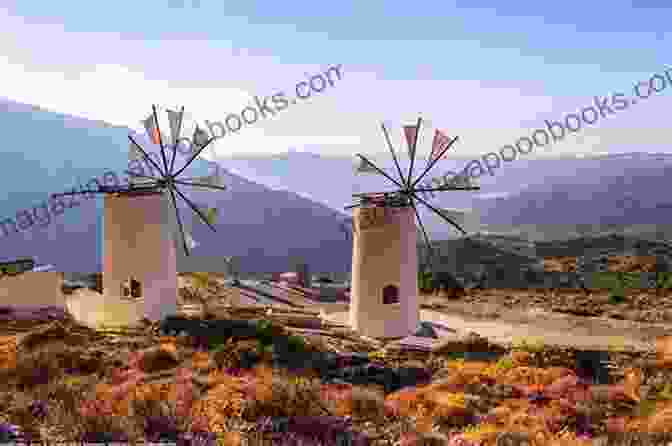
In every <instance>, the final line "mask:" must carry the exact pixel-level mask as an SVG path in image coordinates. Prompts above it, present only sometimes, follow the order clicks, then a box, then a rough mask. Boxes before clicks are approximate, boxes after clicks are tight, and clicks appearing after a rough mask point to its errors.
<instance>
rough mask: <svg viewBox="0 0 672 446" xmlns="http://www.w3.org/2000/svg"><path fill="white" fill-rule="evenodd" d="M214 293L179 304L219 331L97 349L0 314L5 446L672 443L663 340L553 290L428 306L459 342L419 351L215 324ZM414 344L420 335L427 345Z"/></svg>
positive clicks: (151, 332) (304, 322) (229, 311)
mask: <svg viewBox="0 0 672 446" xmlns="http://www.w3.org/2000/svg"><path fill="white" fill-rule="evenodd" d="M187 282H188V281H184V279H181V284H182V285H183V286H188V285H189V284H188V283H187ZM211 288H212V290H211V293H209V294H207V295H203V294H201V295H200V296H198V295H196V294H197V293H193V292H183V293H181V296H183V299H184V301H183V302H182V303H181V308H182V309H183V311H184V312H185V314H188V310H189V308H191V309H192V310H193V308H195V307H198V308H201V309H202V308H203V307H202V303H203V302H206V303H208V304H209V305H208V306H207V308H209V309H210V310H208V312H209V313H210V314H202V310H199V311H192V317H194V315H196V316H198V321H204V320H210V321H211V322H210V323H211V324H212V325H211V326H213V327H218V328H216V329H214V331H213V329H210V328H208V329H207V330H210V331H207V330H206V329H202V330H206V331H198V330H197V331H194V332H192V331H190V330H191V329H189V330H178V332H177V333H172V334H168V333H166V332H165V329H166V325H165V324H164V325H163V326H161V325H159V324H157V323H150V322H149V321H146V323H145V324H144V325H142V326H138V327H134V328H128V329H126V330H123V331H121V332H116V333H115V332H110V331H106V332H101V331H95V330H91V329H88V328H85V327H82V326H79V325H78V324H76V323H74V322H73V321H72V320H71V319H69V318H68V316H67V315H66V314H64V313H63V312H59V311H57V310H48V311H41V312H33V313H28V312H23V313H21V312H19V313H15V312H12V311H11V310H9V309H7V310H5V311H4V313H3V312H0V335H2V337H1V338H0V365H1V370H0V375H1V376H0V443H2V442H8V441H12V440H17V439H23V440H26V439H30V440H33V441H35V440H49V441H68V440H69V441H72V440H80V441H91V442H94V441H101V440H109V441H112V440H116V441H128V442H137V441H140V440H141V439H150V440H154V441H156V440H159V439H163V440H164V441H177V440H178V439H179V441H180V442H182V443H184V441H186V440H184V438H188V437H189V435H191V438H192V442H193V441H195V440H196V439H198V440H203V442H201V443H199V444H212V445H213V446H214V444H215V443H218V444H221V445H238V446H242V445H244V444H255V445H256V444H259V445H261V444H271V443H270V442H269V441H270V439H271V438H273V436H274V435H275V436H276V437H278V438H284V441H285V443H281V442H276V443H274V444H288V445H289V444H302V443H296V442H294V443H292V442H291V441H293V440H290V439H291V438H297V439H298V438H303V439H304V440H305V442H304V443H303V444H310V445H336V444H342V443H338V441H339V440H338V438H339V435H340V438H346V437H348V436H349V438H351V439H352V444H362V445H363V444H371V445H402V444H403V445H407V446H411V445H418V446H419V445H423V444H425V445H430V444H431V445H444V446H446V445H458V444H462V445H495V444H497V438H498V436H499V438H500V443H498V444H502V443H501V442H502V439H503V437H502V435H505V434H506V435H516V434H519V435H522V437H511V436H510V437H509V440H510V441H511V442H513V444H515V442H516V441H519V440H522V439H525V440H526V441H528V444H535V445H539V446H541V445H554V444H558V445H560V444H562V445H583V444H585V445H588V444H594V443H591V440H590V439H591V438H592V439H597V438H600V439H606V438H607V437H609V436H610V438H609V440H610V441H612V442H614V440H615V439H619V440H623V439H624V438H625V437H624V435H625V434H623V432H629V433H639V434H640V435H644V433H648V435H649V436H650V437H649V439H650V440H651V439H652V438H653V437H651V436H652V435H657V434H655V433H656V432H660V433H661V434H660V435H662V432H669V431H670V430H671V429H672V424H671V423H672V421H671V420H672V418H671V416H670V414H672V372H671V371H670V368H672V360H671V359H670V353H672V342H669V341H668V339H672V338H667V337H665V336H666V335H667V334H670V332H668V331H667V328H666V327H665V326H660V327H657V326H656V327H654V326H653V325H652V324H639V325H637V323H636V322H632V321H623V320H615V319H609V318H606V317H604V315H605V314H608V311H607V309H608V307H606V305H610V304H604V303H602V304H599V303H593V304H591V305H592V306H593V307H597V308H599V309H600V310H601V311H602V313H601V314H602V316H601V317H598V318H594V319H590V318H589V317H588V316H580V315H575V314H569V313H568V312H565V313H559V312H558V311H557V310H556V311H553V310H554V307H553V305H556V306H557V305H559V304H560V302H561V301H562V299H564V301H562V302H564V303H563V304H564V305H566V306H570V307H571V306H575V307H577V308H579V307H580V306H581V305H584V306H585V304H578V303H577V300H575V299H574V298H573V297H562V296H572V295H571V294H570V293H569V292H564V291H558V290H547V291H544V292H548V293H549V294H539V292H537V293H536V294H535V293H534V292H531V291H530V290H496V291H495V290H487V291H477V292H475V291H473V290H472V291H468V292H467V294H466V295H465V296H463V297H461V298H459V299H452V300H448V299H445V298H442V297H432V296H425V297H424V299H423V311H430V310H431V311H436V312H439V313H440V312H444V314H450V315H452V316H456V315H459V316H461V319H462V320H463V322H462V324H463V326H462V327H459V328H460V330H455V335H454V336H449V337H446V338H444V342H441V343H439V344H435V345H439V347H437V348H434V349H431V350H426V349H425V350H423V349H416V348H412V347H411V346H407V347H402V346H399V345H398V344H397V343H395V342H393V341H389V342H385V341H382V340H374V339H368V338H365V337H362V336H359V335H357V334H356V333H353V332H352V331H350V330H348V329H347V328H346V327H343V326H339V325H338V324H337V323H336V322H330V321H328V320H322V319H321V318H319V317H318V316H317V315H316V312H315V311H311V310H310V309H293V310H292V311H291V312H290V311H289V310H288V309H287V308H283V309H274V311H272V312H270V313H269V312H268V311H267V310H268V309H267V308H255V307H245V308H243V307H240V306H236V305H235V303H233V305H232V306H227V307H220V306H218V305H216V304H217V302H215V301H216V300H217V294H218V292H219V289H218V288H217V286H213V287H211ZM192 291H193V290H192ZM554 291H555V294H553V292H554ZM593 297H594V300H596V301H599V299H598V297H599V296H598V295H596V296H593ZM663 297H665V298H666V297H667V296H663ZM659 298H660V296H655V297H653V296H651V297H650V298H649V299H659ZM546 299H549V300H551V303H548V302H546ZM553 299H556V300H555V301H554V300H553ZM577 299H578V298H577ZM190 300H191V301H190ZM642 302H643V301H642ZM649 302H650V303H649V304H650V305H653V304H656V305H658V304H659V303H660V300H657V301H651V300H650V301H649ZM229 304H231V302H229ZM600 305H601V306H600ZM620 305H623V303H621V304H620ZM535 307H536V308H537V310H538V311H537V312H536V313H535V312H534V311H532V312H530V311H529V310H530V309H534V308H535ZM556 308H557V307H556ZM542 309H543V311H545V313H544V312H540V311H542ZM642 310H644V308H642ZM199 313H200V314H199ZM570 313H571V312H570ZM208 317H209V319H208ZM562 318H564V319H562ZM234 320H235V321H242V322H239V323H235V324H234V323H232V322H230V321H234ZM198 321H196V320H194V321H192V322H190V323H192V325H193V324H196V325H194V326H195V327H199V326H201V325H202V324H203V322H198ZM212 321H221V322H216V323H215V322H212ZM245 321H248V322H245ZM260 321H267V322H260ZM479 321H480V322H482V321H490V322H501V324H509V325H513V326H515V325H516V324H524V323H530V324H535V326H540V327H542V328H543V327H546V328H547V329H548V330H549V331H551V330H557V329H559V328H560V329H564V330H565V331H566V332H567V333H570V334H571V332H572V331H574V332H575V333H574V334H575V335H577V332H578V330H579V329H580V327H581V326H584V327H585V326H586V325H587V326H592V327H593V328H594V330H596V331H595V333H597V331H599V330H603V331H604V333H608V332H609V331H610V330H616V331H617V332H618V333H620V334H621V335H622V336H624V337H632V338H633V339H634V338H637V339H641V340H649V341H651V345H652V348H651V349H650V350H647V349H619V348H618V346H614V349H613V350H612V351H611V352H606V351H605V352H603V353H604V354H606V356H604V355H603V356H604V362H603V363H602V365H600V364H599V363H598V362H599V361H598V360H597V357H598V354H597V353H591V354H588V356H587V357H586V353H582V352H581V351H580V350H581V349H578V348H576V346H572V345H554V344H552V343H545V344H544V343H537V342H536V340H535V339H533V338H532V337H530V339H527V340H526V339H523V340H522V341H521V342H518V343H514V344H511V345H509V344H506V343H497V342H494V341H492V340H490V339H488V338H487V337H483V336H479V335H478V334H476V333H474V332H470V330H469V328H470V324H473V326H474V327H476V323H477V322H479ZM561 323H562V324H570V326H572V327H575V329H574V330H571V329H566V328H563V327H566V326H567V325H559V324H561ZM217 324H219V325H217ZM544 324H546V325H544ZM572 324H573V325H572ZM618 324H621V325H618ZM234 326H235V327H237V328H235V329H234V328H232V327H234ZM502 326H503V325H502ZM671 326H672V325H671ZM421 328H422V330H421V331H419V332H418V335H419V336H431V335H432V333H431V330H430V329H429V328H427V326H423V327H421ZM450 328H451V327H448V329H450ZM455 328H457V327H455ZM162 329H164V332H162ZM647 330H648V331H647ZM449 331H450V330H449ZM591 333H592V332H591ZM568 338H569V336H568ZM570 340H571V338H570ZM656 340H657V342H655V341H656ZM445 341H448V342H445ZM569 344H571V342H570V343H569ZM484 352H489V354H487V355H484ZM586 358H588V359H586ZM283 430H284V431H283ZM273 431H275V433H273ZM340 441H343V440H340ZM609 444H611V443H609ZM616 444H619V443H618V442H616ZM654 444H655V443H654ZM661 444H663V443H661Z"/></svg>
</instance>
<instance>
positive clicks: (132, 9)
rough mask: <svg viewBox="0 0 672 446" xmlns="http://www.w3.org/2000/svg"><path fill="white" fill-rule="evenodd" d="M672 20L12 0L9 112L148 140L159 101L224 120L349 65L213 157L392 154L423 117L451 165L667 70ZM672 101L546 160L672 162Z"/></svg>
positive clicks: (594, 131)
mask: <svg viewBox="0 0 672 446" xmlns="http://www.w3.org/2000/svg"><path fill="white" fill-rule="evenodd" d="M635 3H636V5H635ZM671 9H672V7H671V6H667V7H666V6H665V3H663V1H649V0H645V1H637V2H634V1H619V0H612V1H610V2H609V3H608V6H607V5H606V3H605V2H587V1H580V2H579V1H576V0H567V1H564V2H547V1H544V2H537V1H515V0H509V1H501V0H492V1H485V0H468V1H466V0H465V1H458V0H442V1H423V0H416V1H414V2H394V1H387V2H382V1H378V0H366V1H347V0H341V1H338V2H320V3H316V2H307V1H284V2H271V1H266V2H261V1H254V0H247V1H244V2H241V1H236V2H230V1H227V0H218V1H215V0H212V1H211V0H144V1H142V2H138V1H133V2H131V1H125V0H117V1H114V2H93V3H85V2H81V1H73V0H69V1H66V0H62V1H58V2H46V1H43V0H40V1H34V0H21V1H20V2H19V1H11V0H4V1H3V2H2V6H0V27H2V29H3V33H2V37H1V38H0V70H1V72H2V83H0V97H5V98H7V99H10V100H15V101H19V102H24V103H29V104H34V105H39V106H41V107H43V108H46V109H48V110H53V111H57V112H61V113H66V114H71V115H74V116H81V117H86V118H91V119H96V120H103V121H106V122H108V123H110V124H114V125H123V126H129V127H132V128H136V129H137V128H138V127H139V120H140V119H142V118H144V117H145V116H146V115H147V113H148V111H149V110H150V106H151V104H153V103H156V104H160V105H164V106H181V105H183V106H184V107H185V109H186V110H187V111H188V112H190V113H191V115H192V116H193V117H194V119H195V120H197V121H202V120H205V119H207V120H210V121H221V120H224V118H225V117H226V116H227V115H228V114H229V113H240V111H241V110H242V109H243V108H244V107H246V106H248V105H251V104H254V97H255V95H257V96H261V97H263V96H271V95H273V94H275V93H278V92H286V94H287V95H288V96H291V95H293V93H294V86H295V85H296V84H297V83H298V82H300V81H303V80H307V79H308V78H309V77H310V76H313V75H315V74H317V73H324V72H325V71H326V70H328V69H329V68H330V67H333V66H337V65H340V66H341V73H342V77H341V79H340V80H338V81H336V82H334V85H333V86H331V87H329V88H326V89H325V90H324V91H323V92H322V93H319V94H313V96H312V97H311V98H310V99H308V100H306V101H300V102H297V104H295V105H294V104H293V105H291V106H290V107H288V108H287V109H286V110H283V111H281V112H278V113H277V114H276V115H275V116H273V117H269V118H267V119H263V120H259V121H258V122H256V123H255V124H253V125H250V126H246V127H243V128H242V129H241V130H240V131H239V132H238V133H237V134H235V135H227V136H226V137H225V138H221V139H220V140H218V141H217V142H216V143H215V146H214V147H213V149H214V153H215V154H216V156H220V157H226V156H241V155H242V156H246V155H251V154H264V153H279V152H285V151H287V150H289V149H292V150H298V151H310V152H315V153H320V154H323V155H335V156H338V155H347V156H350V155H352V154H354V153H356V152H360V153H378V152H381V151H385V150H387V149H386V145H385V141H384V138H383V135H382V132H381V129H380V123H381V122H383V121H384V122H387V123H388V124H389V125H391V126H392V127H391V129H390V130H391V132H393V135H394V138H393V140H394V142H395V144H397V147H399V144H401V143H402V139H401V130H400V126H401V125H403V124H411V123H414V122H415V120H416V119H417V117H418V116H419V115H420V116H422V117H423V118H424V119H429V120H430V121H431V125H432V126H434V127H436V128H441V129H442V130H444V131H445V132H446V133H447V134H449V135H451V136H459V137H460V140H459V143H458V144H457V145H456V146H455V148H454V149H452V152H453V154H454V155H455V156H457V157H474V156H480V155H482V154H485V153H487V152H490V151H497V150H498V149H499V148H501V147H502V146H504V145H506V144H509V143H511V142H515V140H516V139H518V138H519V137H521V136H528V135H530V134H531V133H532V131H533V130H534V129H536V128H540V127H543V125H544V119H550V120H557V119H562V117H563V116H564V115H565V114H567V113H571V112H574V111H576V110H580V109H581V108H583V107H586V106H588V105H592V104H593V97H594V96H596V95H598V96H608V95H610V94H611V93H614V92H624V93H626V94H628V95H629V94H630V92H631V91H632V86H633V84H634V83H636V82H637V81H640V80H644V81H646V80H648V79H649V78H650V76H651V75H652V74H654V73H662V72H663V70H664V69H666V68H667V69H669V68H670V66H669V65H666V63H669V62H670V61H669V60H666V59H665V54H666V52H665V49H667V48H669V47H670V44H671V43H672V33H671V32H669V31H667V30H668V28H669V19H670V13H671V12H672V11H671ZM668 52H669V51H668ZM671 83H672V82H671ZM670 96H672V85H668V87H667V89H666V90H664V91H662V92H661V93H659V94H657V95H655V96H652V97H651V98H649V99H648V100H646V101H641V102H639V103H638V104H637V105H636V106H632V107H630V108H628V109H626V110H623V111H620V112H618V113H616V114H614V115H612V116H609V117H607V118H604V119H600V120H598V122H597V123H596V124H595V125H593V126H592V127H589V128H587V129H585V130H582V131H581V132H577V134H576V135H575V136H572V137H568V138H566V139H565V140H564V141H562V142H561V143H557V144H554V145H551V146H549V147H547V148H546V149H543V151H540V152H539V153H535V155H538V156H543V155H553V156H556V155H557V156H559V155H563V154H568V153H577V152H578V153H586V152H588V153H590V152H602V153H604V152H607V153H610V152H623V151H628V152H629V151H635V152H636V151H649V152H669V151H670V150H669V147H670V146H669V144H668V143H667V137H668V135H667V133H666V132H665V131H664V130H665V129H666V127H669V124H668V122H667V119H666V117H667V113H665V112H666V111H667V110H668V109H669V106H670V105H671V101H670ZM395 132H396V133H395ZM428 144H429V143H427V145H428ZM427 145H426V146H424V147H423V148H421V149H420V151H423V150H424V149H428V147H427ZM1 150H2V149H0V151H1ZM542 152H543V153H542ZM206 158H207V157H206Z"/></svg>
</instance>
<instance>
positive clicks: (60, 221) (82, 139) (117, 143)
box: [0, 103, 352, 272]
mask: <svg viewBox="0 0 672 446" xmlns="http://www.w3.org/2000/svg"><path fill="white" fill-rule="evenodd" d="M3 107H4V108H3V109H2V110H3V111H0V125H1V126H2V127H0V129H1V130H4V133H5V134H11V136H10V138H14V139H10V144H9V147H11V150H9V152H10V156H5V155H6V153H3V161H4V162H3V164H2V172H3V174H2V175H0V186H1V187H0V190H2V193H1V194H2V197H1V198H2V200H1V201H0V203H1V205H0V211H1V213H0V219H6V218H15V215H16V212H19V211H21V210H23V209H30V208H31V207H32V206H37V207H38V209H39V206H40V204H41V203H42V204H44V202H45V200H47V199H48V197H49V195H50V194H52V193H57V192H62V191H65V190H68V189H71V188H72V187H73V186H75V185H77V184H78V179H79V180H81V182H82V183H84V182H86V181H88V180H89V179H91V178H93V177H100V176H101V175H102V174H103V173H104V172H105V171H109V170H112V171H114V172H117V173H119V175H120V179H122V180H123V178H124V176H123V175H122V172H123V171H124V170H125V169H126V168H127V156H128V155H127V154H128V139H127V135H128V129H120V128H111V127H106V126H103V125H101V124H100V123H94V122H91V121H87V120H84V119H79V118H73V117H65V116H63V115H57V114H55V113H50V112H45V111H40V110H35V109H34V108H33V107H30V106H25V105H20V104H13V103H7V104H4V106H3ZM18 135H20V136H21V137H19V136H18ZM31 135H35V138H34V139H28V136H31ZM45 147H51V148H53V149H52V150H51V151H49V152H47V153H43V152H44V150H45V149H44V148H45ZM182 161H183V160H182ZM180 163H181V162H180V160H178V161H177V162H176V164H177V165H180ZM222 167H223V168H226V166H222ZM210 170H211V169H209V166H208V165H207V163H206V162H205V161H203V160H199V161H197V162H196V163H195V165H194V167H192V168H190V169H189V170H188V171H185V173H186V174H187V175H188V176H194V175H205V174H207V173H208V172H209V171H210ZM222 172H223V176H224V184H226V185H227V186H228V187H229V188H230V190H228V191H225V192H215V193H211V192H198V191H185V192H187V195H188V196H189V197H190V198H191V199H192V200H193V201H195V202H197V203H199V204H207V205H209V206H211V207H213V206H214V207H218V208H219V215H220V217H219V220H218V222H217V224H216V229H217V232H216V233H213V232H212V231H211V230H210V229H208V228H207V227H205V226H204V225H202V224H201V223H196V224H194V225H193V236H194V238H195V239H196V240H197V241H198V242H199V243H200V245H199V246H198V247H197V248H196V249H195V250H194V251H193V253H192V256H190V257H189V258H184V257H183V256H180V258H179V260H178V270H180V271H193V270H215V271H216V270H220V271H221V270H223V269H224V263H223V261H222V260H223V259H222V258H223V257H224V256H232V255H233V256H239V257H240V269H241V271H243V272H272V271H285V270H287V268H288V266H289V261H290V259H289V258H288V256H303V257H305V259H306V261H307V262H308V263H309V264H310V265H311V267H312V269H313V271H325V272H329V271H334V272H336V271H347V270H349V267H350V262H351V252H352V246H351V241H350V240H346V239H345V235H344V234H343V232H342V230H341V227H340V219H338V218H336V217H335V213H334V211H333V210H331V209H329V208H328V207H326V206H324V205H321V204H319V203H315V202H312V201H310V200H308V199H306V198H302V197H300V196H298V195H297V194H295V193H293V192H289V191H272V190H270V189H268V188H267V187H264V186H263V185H260V184H256V183H254V182H251V181H247V180H246V179H244V178H242V177H240V176H237V175H235V174H232V173H229V172H227V171H226V170H223V171H222ZM24 185H26V186H24ZM17 192H18V193H17ZM10 197H11V198H10ZM76 202H77V203H78V204H77V205H76V206H73V207H72V208H70V209H66V210H65V213H64V214H63V215H58V216H53V215H52V216H51V220H52V222H51V224H50V225H46V224H45V226H44V227H41V226H40V224H39V223H38V224H35V226H33V227H32V228H31V229H30V230H28V231H25V232H20V233H13V232H12V233H10V235H8V236H3V235H4V234H3V233H2V232H0V260H8V259H13V258H16V257H22V256H29V257H35V258H36V260H37V261H38V262H39V263H47V264H54V265H55V266H56V268H57V269H58V270H60V271H70V272H91V271H100V269H101V236H100V235H101V231H102V197H100V196H98V198H96V199H93V200H88V199H85V198H83V197H81V196H80V197H78V198H77V199H76ZM67 203H68V205H70V204H71V201H70V200H68V201H67ZM44 215H48V214H44ZM182 215H183V216H184V217H185V218H188V219H190V220H191V219H192V215H193V212H192V211H191V210H190V209H187V208H186V205H185V208H184V209H183V211H182ZM42 223H43V224H44V223H46V219H43V220H42ZM217 264H219V265H221V267H220V266H217ZM213 265H215V266H213Z"/></svg>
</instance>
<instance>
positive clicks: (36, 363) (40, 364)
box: [3, 349, 63, 388]
mask: <svg viewBox="0 0 672 446" xmlns="http://www.w3.org/2000/svg"><path fill="white" fill-rule="evenodd" d="M6 372H7V373H6V375H5V377H3V378H7V379H9V380H11V381H14V382H15V383H16V384H17V385H18V386H19V388H32V387H35V386H38V385H40V384H47V383H49V382H50V381H53V380H54V379H56V378H58V377H59V376H62V375H63V368H62V367H61V361H60V357H59V355H58V354H55V352H53V351H50V349H40V350H36V351H34V352H30V353H26V354H21V355H19V356H18V357H17V361H16V367H15V368H13V369H8V370H7V371H6Z"/></svg>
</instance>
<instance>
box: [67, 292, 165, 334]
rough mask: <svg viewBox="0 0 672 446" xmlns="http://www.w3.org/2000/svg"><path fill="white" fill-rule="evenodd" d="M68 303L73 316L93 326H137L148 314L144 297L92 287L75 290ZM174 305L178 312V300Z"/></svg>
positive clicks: (82, 322)
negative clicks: (116, 293)
mask: <svg viewBox="0 0 672 446" xmlns="http://www.w3.org/2000/svg"><path fill="white" fill-rule="evenodd" d="M66 303H67V308H68V311H69V312H70V313H71V314H72V315H73V317H74V318H75V319H76V320H77V321H78V322H79V323H81V324H83V325H86V326H88V327H91V328H103V327H106V328H111V327H128V326H136V325H139V324H140V321H141V320H142V319H143V318H144V317H146V316H147V309H146V308H145V305H146V302H145V300H144V299H137V300H131V299H125V298H122V297H121V296H114V295H110V294H101V293H98V292H96V291H94V290H90V289H78V290H75V292H74V293H73V294H72V295H70V296H68V299H67V301H66ZM168 306H169V307H170V305H168ZM174 307H175V309H174V311H173V314H174V313H176V312H177V301H175V305H174Z"/></svg>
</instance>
